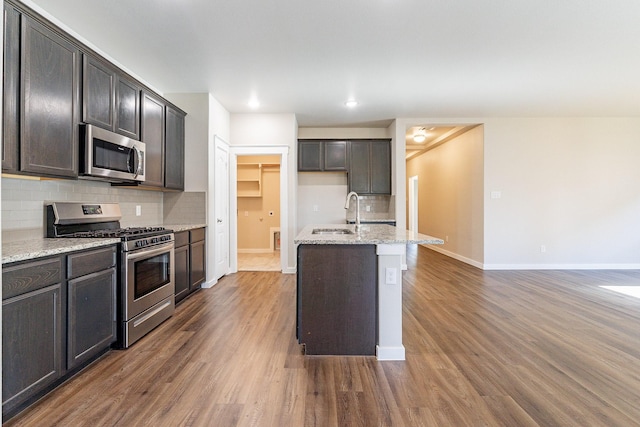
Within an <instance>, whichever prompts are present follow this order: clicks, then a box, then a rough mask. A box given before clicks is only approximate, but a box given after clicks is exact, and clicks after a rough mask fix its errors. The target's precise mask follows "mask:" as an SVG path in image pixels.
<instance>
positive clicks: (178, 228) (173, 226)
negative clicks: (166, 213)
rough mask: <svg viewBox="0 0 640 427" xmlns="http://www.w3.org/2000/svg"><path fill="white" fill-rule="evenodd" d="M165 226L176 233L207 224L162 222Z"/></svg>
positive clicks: (203, 226)
mask: <svg viewBox="0 0 640 427" xmlns="http://www.w3.org/2000/svg"><path fill="white" fill-rule="evenodd" d="M162 226H163V227H165V228H168V229H169V230H173V232H174V233H179V232H181V231H187V230H195V229H196V228H205V227H206V226H207V224H162Z"/></svg>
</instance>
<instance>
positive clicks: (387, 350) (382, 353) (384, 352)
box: [376, 345, 405, 360]
mask: <svg viewBox="0 0 640 427" xmlns="http://www.w3.org/2000/svg"><path fill="white" fill-rule="evenodd" d="M376 359H378V360H405V351H404V346H403V345H401V346H399V347H381V346H379V345H377V346H376Z"/></svg>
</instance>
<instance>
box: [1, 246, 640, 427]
mask: <svg viewBox="0 0 640 427" xmlns="http://www.w3.org/2000/svg"><path fill="white" fill-rule="evenodd" d="M407 261H408V265H409V270H408V271H406V272H404V273H403V279H404V281H405V283H404V290H403V292H404V314H403V321H404V324H403V329H404V343H405V346H406V352H407V360H406V361H404V362H378V361H377V360H376V359H375V358H373V357H336V356H333V357H319V356H314V357H310V356H303V355H302V354H301V353H300V348H299V346H298V345H297V343H296V340H295V276H294V275H282V274H280V273H273V272H260V273H256V272H242V273H237V274H235V275H232V276H228V277H225V278H224V279H222V280H221V281H220V282H219V283H218V284H217V285H216V286H215V287H213V288H212V289H206V290H202V291H200V292H197V293H196V294H194V295H193V296H192V297H190V298H188V299H187V300H185V301H184V303H182V304H181V305H180V306H179V307H178V310H177V313H176V315H174V317H172V318H171V319H170V320H169V321H167V322H165V323H164V324H163V325H161V326H160V327H159V328H157V329H156V330H155V331H153V332H152V333H151V334H150V335H148V336H147V337H146V338H144V339H143V340H141V341H140V342H138V343H136V344H135V345H134V346H132V347H131V348H130V349H128V350H124V351H112V352H111V353H109V354H107V355H106V356H105V357H104V358H103V359H101V360H100V361H98V362H97V363H95V364H93V365H92V366H90V367H89V368H88V369H86V370H85V371H84V372H83V373H82V374H80V375H79V376H77V377H76V378H74V379H72V380H71V381H69V382H67V383H66V384H64V385H63V386H61V387H59V388H58V389H57V390H55V391H54V392H53V393H51V394H50V395H49V396H48V397H47V398H45V399H43V400H42V401H41V402H39V403H38V404H36V405H35V406H33V407H32V408H31V409H30V410H28V411H26V412H25V413H23V414H21V415H19V416H18V417H16V418H15V419H14V420H11V421H10V422H9V423H8V424H7V425H10V426H18V425H22V426H54V425H55V426H140V425H149V426H222V427H224V426H323V427H324V426H367V427H368V426H479V425H483V426H581V427H582V426H634V425H640V421H639V420H640V360H639V358H640V332H639V331H640V329H639V324H640V299H637V298H634V297H630V296H625V295H621V294H617V293H614V292H612V291H608V290H604V289H602V288H599V286H600V285H621V286H640V272H639V271H517V272H512V271H493V272H487V271H482V270H478V269H475V268H473V267H470V266H468V265H466V264H463V263H460V262H458V261H456V260H453V259H451V258H447V257H445V256H443V255H441V254H438V253H436V252H433V251H430V250H428V249H425V248H423V247H410V248H409V252H408V255H407Z"/></svg>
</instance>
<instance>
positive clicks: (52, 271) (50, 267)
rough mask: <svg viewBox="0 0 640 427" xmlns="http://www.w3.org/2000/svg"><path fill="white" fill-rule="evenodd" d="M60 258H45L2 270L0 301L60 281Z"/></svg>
mask: <svg viewBox="0 0 640 427" xmlns="http://www.w3.org/2000/svg"><path fill="white" fill-rule="evenodd" d="M62 274H63V273H62V258H61V257H56V258H47V259H43V260H40V261H33V262H29V263H26V264H20V265H15V266H11V267H6V268H3V269H2V299H7V298H11V297H15V296H17V295H21V294H24V293H26V292H31V291H35V290H37V289H41V288H44V287H46V286H49V285H53V284H55V283H59V282H61V281H62Z"/></svg>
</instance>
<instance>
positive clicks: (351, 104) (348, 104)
mask: <svg viewBox="0 0 640 427" xmlns="http://www.w3.org/2000/svg"><path fill="white" fill-rule="evenodd" d="M344 105H345V107H347V108H353V107H355V106H357V105H358V101H356V100H355V99H348V100H346V101H345V102H344Z"/></svg>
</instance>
